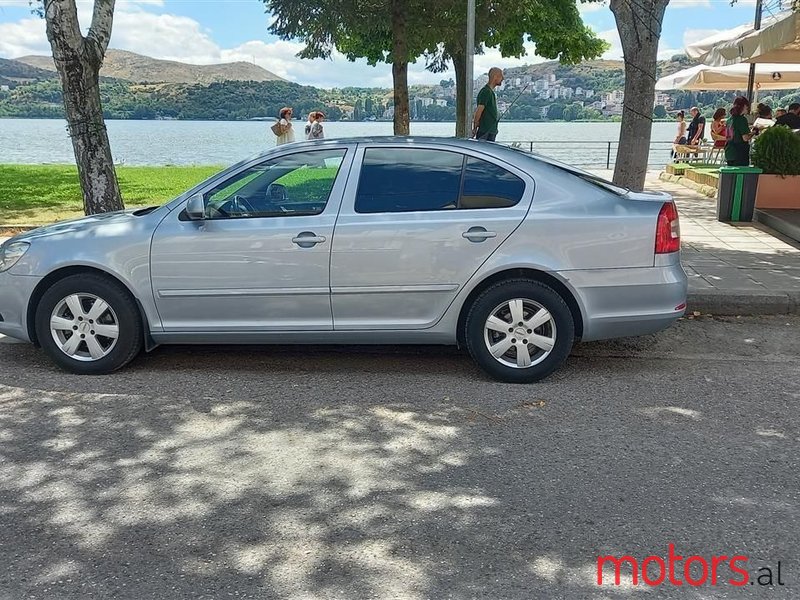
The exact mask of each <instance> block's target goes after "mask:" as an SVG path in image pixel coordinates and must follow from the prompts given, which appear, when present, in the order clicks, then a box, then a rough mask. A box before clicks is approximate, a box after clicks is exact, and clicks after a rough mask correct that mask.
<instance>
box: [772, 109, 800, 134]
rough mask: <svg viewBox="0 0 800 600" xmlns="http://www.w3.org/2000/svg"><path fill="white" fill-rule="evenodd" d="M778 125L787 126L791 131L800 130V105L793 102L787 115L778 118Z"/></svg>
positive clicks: (776, 122)
mask: <svg viewBox="0 0 800 600" xmlns="http://www.w3.org/2000/svg"><path fill="white" fill-rule="evenodd" d="M775 124H776V125H786V126H787V127H789V129H800V103H798V102H793V103H792V104H790V105H789V108H788V110H787V112H786V114H785V115H783V116H782V117H778V120H777V121H775Z"/></svg>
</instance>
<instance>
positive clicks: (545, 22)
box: [425, 0, 608, 136]
mask: <svg viewBox="0 0 800 600" xmlns="http://www.w3.org/2000/svg"><path fill="white" fill-rule="evenodd" d="M436 6H437V8H436V10H435V13H433V14H431V15H429V19H432V20H431V21H430V22H431V23H432V25H433V28H434V29H435V30H436V31H437V32H438V33H439V36H438V39H436V40H435V43H434V44H433V45H432V46H431V47H429V48H428V49H427V51H426V53H425V57H426V60H427V67H428V69H429V70H431V71H434V72H441V71H444V70H446V69H447V68H448V66H449V64H450V63H452V64H453V66H454V68H455V71H456V84H457V100H456V104H457V107H458V112H459V113H460V118H459V119H458V121H459V122H458V125H457V131H456V135H459V136H463V135H464V134H465V133H466V129H467V128H466V122H467V113H468V112H469V111H470V110H471V108H472V107H466V106H465V105H464V101H465V96H466V86H467V81H466V55H467V53H468V52H469V51H470V50H471V49H470V48H468V47H467V42H466V35H465V34H466V27H467V24H466V21H467V16H466V10H465V7H464V3H463V2H461V1H460V0H440V1H439V2H437V3H436ZM475 31H476V39H475V44H474V49H475V51H476V52H478V53H482V52H483V51H484V49H485V48H497V49H498V50H499V51H500V54H501V55H502V56H503V57H522V56H525V55H526V53H527V52H526V49H525V44H526V43H528V42H535V43H536V54H537V55H539V56H543V57H545V58H553V59H558V60H560V61H561V62H562V63H563V64H576V63H579V62H581V61H583V60H588V59H592V58H596V57H598V56H600V55H601V54H602V53H603V52H605V51H606V49H607V48H608V44H607V43H606V42H605V41H604V40H602V39H600V38H598V37H597V36H596V35H595V33H594V32H593V31H592V30H591V29H590V28H588V27H586V25H584V24H583V21H582V19H581V16H580V12H579V11H578V7H577V5H576V3H575V2H574V0H477V1H476V13H475Z"/></svg>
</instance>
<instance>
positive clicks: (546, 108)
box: [539, 105, 550, 119]
mask: <svg viewBox="0 0 800 600" xmlns="http://www.w3.org/2000/svg"><path fill="white" fill-rule="evenodd" d="M548 112H550V105H547V106H543V107H542V108H541V110H540V111H539V114H540V115H541V117H542V118H543V119H546V118H547V113H548Z"/></svg>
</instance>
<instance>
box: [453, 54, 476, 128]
mask: <svg viewBox="0 0 800 600" xmlns="http://www.w3.org/2000/svg"><path fill="white" fill-rule="evenodd" d="M450 55H451V56H452V58H453V68H454V69H455V72H456V137H459V138H463V137H467V133H472V112H471V107H469V106H467V57H466V56H465V55H464V53H463V52H462V51H461V49H460V48H459V49H457V50H456V49H454V50H453V51H452V52H451V53H450Z"/></svg>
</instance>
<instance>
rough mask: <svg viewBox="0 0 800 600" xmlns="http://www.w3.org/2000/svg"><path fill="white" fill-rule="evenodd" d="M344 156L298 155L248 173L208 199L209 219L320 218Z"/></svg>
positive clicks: (222, 184)
mask: <svg viewBox="0 0 800 600" xmlns="http://www.w3.org/2000/svg"><path fill="white" fill-rule="evenodd" d="M344 154H345V150H314V151H311V152H299V153H297V154H290V155H289V156H283V157H281V158H276V159H272V160H269V161H266V162H263V163H261V164H259V165H256V166H254V167H250V168H249V169H245V170H244V171H242V172H240V173H237V174H236V175H233V176H232V177H230V178H228V179H225V180H224V181H222V182H220V183H219V184H217V185H216V187H214V189H212V190H211V191H209V192H208V193H207V194H206V195H205V202H206V218H208V219H234V218H242V217H276V216H282V217H290V216H293V215H295V216H297V215H318V214H320V213H321V212H322V211H323V210H325V205H326V204H327V203H328V197H329V196H330V193H331V188H333V182H334V181H335V180H336V174H337V173H338V172H339V166H340V165H341V164H342V159H343V158H344Z"/></svg>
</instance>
